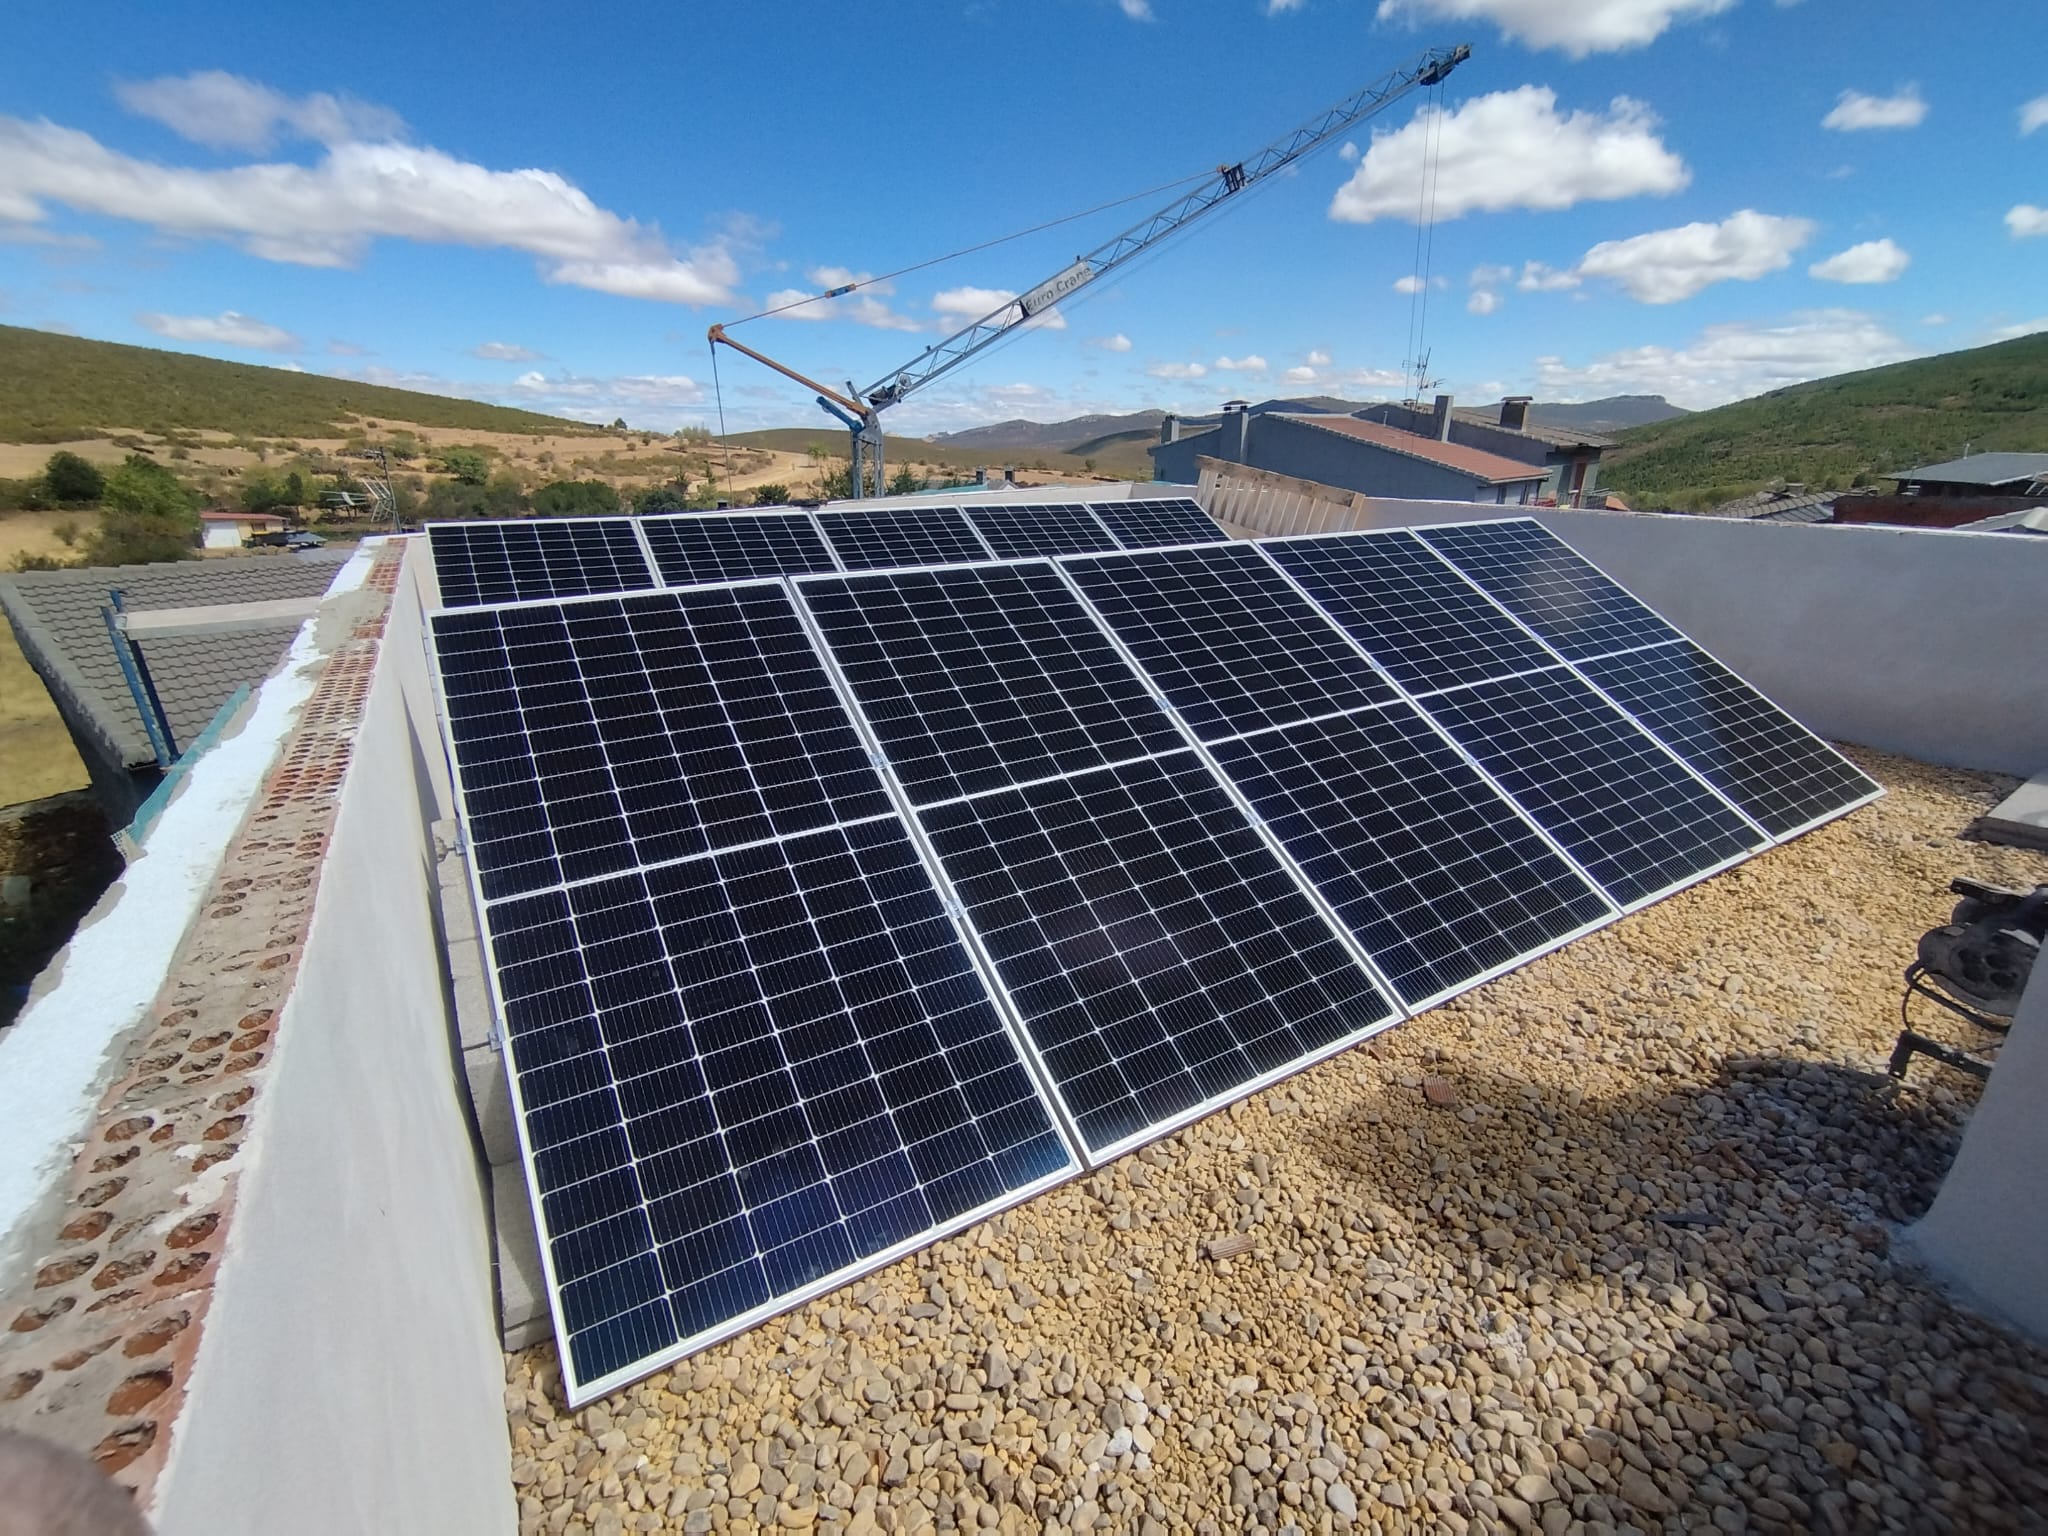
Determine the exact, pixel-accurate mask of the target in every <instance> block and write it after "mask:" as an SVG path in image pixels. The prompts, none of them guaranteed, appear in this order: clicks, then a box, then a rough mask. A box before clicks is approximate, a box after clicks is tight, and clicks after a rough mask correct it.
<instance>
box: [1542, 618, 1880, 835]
mask: <svg viewBox="0 0 2048 1536" xmlns="http://www.w3.org/2000/svg"><path fill="white" fill-rule="evenodd" d="M1581 670H1583V671H1584V672H1585V673H1586V675H1587V676H1588V677H1590V678H1592V679H1593V681H1594V682H1596V683H1598V684H1599V685H1600V686H1601V687H1602V688H1604V689H1606V690H1607V691H1608V692H1609V693H1610V694H1612V695H1613V696H1614V698H1615V699H1616V701H1617V702H1619V703H1620V705H1621V707H1622V708H1623V709H1625V710H1627V711H1628V712H1629V713H1630V714H1632V715H1634V716H1635V717H1636V719H1638V720H1639V721H1641V722H1642V723H1643V724H1644V725H1645V726H1646V727H1648V728H1649V731H1650V733H1651V734H1652V735H1654V736H1656V737H1657V738H1658V739H1659V740H1660V741H1662V742H1663V743H1664V744H1665V745H1666V746H1668V747H1670V748H1671V750H1672V751H1674V752H1676V753H1677V754H1678V755H1679V756H1680V757H1682V758H1684V759H1685V760H1686V762H1688V763H1690V764H1691V765H1692V766H1693V767H1694V768H1695V769H1697V770H1698V771H1699V774H1700V776H1701V777H1702V778H1704V779H1706V780H1707V782H1708V783H1710V784H1712V785H1713V786H1714V787H1715V788H1716V789H1718V790H1720V791H1721V793H1722V794H1724V795H1726V796H1727V797H1728V798H1729V799H1730V800H1733V801H1734V802H1735V803H1736V804H1737V805H1739V806H1741V807H1742V809H1743V811H1744V812H1746V813H1747V814H1748V815H1749V817H1750V818H1751V819H1752V820H1754V821H1756V822H1757V823H1758V824H1759V825H1761V826H1762V827H1763V828H1764V829H1765V830H1766V831H1768V832H1769V833H1770V834H1771V835H1772V836H1773V837H1781V838H1782V837H1787V836H1790V835H1791V834H1792V833H1794V832H1799V831H1803V830H1804V829H1805V828H1807V827H1810V826H1812V825H1813V824H1814V823H1815V822H1818V821H1824V820H1826V819H1827V818H1829V817H1831V816H1836V815H1839V814H1840V813H1841V812H1843V811H1846V810H1849V809H1850V808H1851V807H1853V806H1857V805H1861V804H1862V803H1863V802H1864V801H1866V800H1869V799H1871V798H1872V797H1873V796H1875V795H1877V794H1878V793H1880V791H1879V789H1878V786H1877V785H1876V783H1875V782H1874V781H1872V780H1871V779H1870V778H1869V777H1868V776H1866V775H1865V774H1864V773H1863V771H1862V770H1861V769H1859V768H1857V767H1856V765H1855V764H1854V763H1852V762H1850V761H1849V760H1848V759H1847V758H1845V757H1843V756H1842V755H1841V754H1840V753H1839V752H1837V751H1835V749H1834V748H1832V747H1830V746H1829V745H1828V744H1827V743H1826V742H1824V741H1822V740H1821V739H1820V738H1819V737H1817V736H1815V735H1814V734H1813V733H1812V732H1811V731H1809V730H1807V729H1806V727H1805V726H1803V725H1801V724H1800V723H1799V722H1798V721H1796V720H1794V719H1793V718H1792V717H1791V716H1790V715H1788V714H1786V713H1785V712H1784V711H1783V710H1782V709H1780V708H1778V706H1777V705H1775V704H1773V703H1772V702H1771V701H1770V700H1769V699H1766V698H1765V697H1764V696H1763V695H1762V694H1760V693H1758V692H1757V691H1756V690H1755V689H1754V688H1752V687H1750V686H1749V684H1747V683H1745V682H1744V681H1743V680H1742V679H1741V678H1739V677H1737V676H1736V675H1735V674H1734V673H1733V672H1730V671H1729V670H1728V669H1727V668H1726V667H1724V666H1722V665H1721V664H1720V663H1719V662H1718V661H1716V660H1714V658H1713V657H1711V656H1709V655H1708V654H1707V653H1706V652H1705V651H1702V650H1701V649H1700V648H1699V647H1698V646H1696V645H1694V644H1692V643H1691V642H1690V641H1684V640H1681V641H1679V642H1678V643H1677V644H1675V645H1660V646H1656V647H1653V648H1651V649H1649V650H1642V651H1631V652H1629V653H1628V654H1626V655H1622V656H1610V657H1607V658H1605V659H1604V660H1599V661H1589V662H1584V663H1582V664H1581Z"/></svg>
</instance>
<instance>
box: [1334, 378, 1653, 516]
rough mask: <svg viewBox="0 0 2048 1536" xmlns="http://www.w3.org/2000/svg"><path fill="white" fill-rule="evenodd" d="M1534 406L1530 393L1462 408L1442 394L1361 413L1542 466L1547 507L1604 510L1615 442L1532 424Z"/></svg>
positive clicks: (1369, 418) (1539, 496) (1542, 500)
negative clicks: (1603, 468)
mask: <svg viewBox="0 0 2048 1536" xmlns="http://www.w3.org/2000/svg"><path fill="white" fill-rule="evenodd" d="M1533 405H1534V402H1533V400H1532V399H1531V397H1529V396H1528V395H1509V396H1507V397H1506V398H1505V399H1503V400H1502V401H1501V402H1500V404H1499V405H1498V406H1486V407H1483V408H1477V409H1475V408H1472V407H1469V406H1461V405H1459V404H1457V402H1456V401H1455V400H1454V399H1453V398H1452V397H1451V396H1449V395H1438V396H1437V397H1436V401H1435V403H1434V404H1433V405H1432V406H1430V407H1428V408H1425V407H1423V406H1422V404H1421V403H1420V402H1416V403H1413V404H1406V403H1403V404H1394V403H1389V404H1386V405H1375V406H1370V407H1368V408H1367V409H1365V410H1363V411H1360V412H1359V413H1358V414H1359V415H1360V416H1361V417H1363V418H1364V419H1365V420H1367V421H1377V422H1382V423H1384V424H1385V425H1387V426H1390V427H1400V428H1402V429H1404V430H1406V431H1409V432H1417V433H1423V434H1425V435H1427V436H1430V437H1438V438H1442V439H1443V440H1444V441H1446V442H1450V443H1456V444H1458V445H1459V446H1460V447H1465V448H1477V449H1479V450H1480V451H1481V452H1484V453H1492V454H1498V455H1499V456H1500V457H1502V458H1504V459H1517V460H1519V461H1521V462H1522V463H1524V464H1538V465H1541V466H1542V467H1543V471H1544V476H1545V478H1544V483H1543V488H1542V490H1541V491H1540V492H1539V493H1538V494H1537V496H1536V498H1535V499H1536V500H1537V501H1538V502H1540V503H1542V504H1543V505H1546V506H1558V507H1594V508H1600V507H1603V506H1605V503H1604V502H1603V501H1602V499H1601V497H1600V496H1599V494H1598V493H1597V492H1596V491H1595V490H1594V487H1595V486H1596V485H1598V484H1599V481H1600V455H1601V454H1602V453H1603V452H1605V451H1606V450H1607V449H1609V448H1611V447H1613V446H1614V441H1613V439H1612V438H1607V437H1602V436H1600V435H1599V434H1597V433H1593V432H1582V431H1579V430H1578V429H1576V428H1572V427H1553V426H1548V425H1545V424H1544V423H1541V422H1537V421H1532V420H1531V419H1530V415H1529V413H1530V411H1531V409H1532V408H1533Z"/></svg>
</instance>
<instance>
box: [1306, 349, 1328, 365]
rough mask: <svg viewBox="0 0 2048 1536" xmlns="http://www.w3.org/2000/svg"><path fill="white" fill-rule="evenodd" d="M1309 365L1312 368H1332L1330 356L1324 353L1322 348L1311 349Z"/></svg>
mask: <svg viewBox="0 0 2048 1536" xmlns="http://www.w3.org/2000/svg"><path fill="white" fill-rule="evenodd" d="M1308 365H1309V367H1311V368H1327V367H1329V366H1330V354H1329V353H1327V352H1325V351H1323V350H1322V349H1321V348H1320V347H1314V348H1311V349H1310V350H1309V354H1308Z"/></svg>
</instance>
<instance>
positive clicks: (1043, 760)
mask: <svg viewBox="0 0 2048 1536" xmlns="http://www.w3.org/2000/svg"><path fill="white" fill-rule="evenodd" d="M799 590H800V591H801V592H802V594H803V598H804V602H805V604H806V605H807V606H808V607H809V608H810V610H811V612H812V613H813V615H815V617H816V619H817V621H818V627H819V629H820V630H821V631H822V632H823V634H824V636H825V639H826V641H827V643H828V644H829V645H830V647H831V649H832V654H833V656H834V658H835V659H836V660H837V661H838V663H839V667H840V670H841V672H842V673H843V674H844V675H845V677H846V680H847V682H848V684H849V685H850V686H851V688H852V690H853V693H854V696H855V697H856V698H858V699H859V700H860V704H861V708H862V710H863V711H864V712H865V713H866V715H867V717H868V721H869V723H870V725H871V726H872V728H873V730H874V732H875V735H876V736H877V737H878V738H879V739H880V741H881V744H882V749H883V751H884V752H885V753H886V754H887V755H888V758H889V761H890V764H891V766H892V768H893V769H894V771H895V774H896V777H897V779H898V780H899V781H900V782H901V783H902V785H903V787H904V790H905V792H906V793H907V794H908V795H909V796H910V798H911V800H912V801H913V802H914V803H916V804H920V805H924V804H929V803H931V802H932V801H935V800H944V799H947V798H949V797H951V796H955V795H965V794H973V793H975V792H977V791H980V790H986V789H993V788H997V787H999V786H1002V785H1006V784H1017V783H1022V782H1023V781H1025V780H1027V779H1038V778H1045V777H1047V776H1049V775H1053V774H1062V773H1076V772H1080V771H1082V770H1084V769H1088V768H1095V767H1099V766H1100V765H1102V764H1104V763H1111V762H1116V761H1119V760H1121V759H1124V758H1132V757H1143V756H1146V755H1149V754H1151V753H1155V752H1161V751H1167V750H1171V749H1174V748H1178V747H1181V746H1183V745H1185V743H1184V741H1183V739H1182V738H1181V736H1180V733H1179V732H1178V731H1176V730H1175V729H1174V727H1173V722H1172V720H1171V719H1170V718H1169V717H1168V716H1167V714H1166V712H1165V710H1163V709H1161V708H1160V706H1159V703H1158V701H1157V700H1156V699H1154V698H1153V697H1152V695H1151V694H1150V692H1149V691H1148V690H1147V689H1146V687H1145V685H1144V683H1143V682H1142V681H1140V680H1139V678H1138V677H1137V676H1136V675H1135V674H1134V673H1133V672H1132V671H1131V668H1130V664H1129V663H1128V662H1126V661H1125V660H1124V659H1123V657H1122V656H1121V655H1119V654H1118V652H1117V650H1116V647H1115V646H1114V645H1112V644H1111V643H1110V641H1109V639H1108V637H1107V636H1105V635H1104V634H1103V633H1102V631H1101V630H1100V629H1099V628H1098V627H1097V626H1096V624H1095V621H1094V620H1093V619H1092V618H1091V617H1090V616H1089V613H1088V610H1087V609H1086V608H1085V607H1083V606H1082V605H1081V602H1080V600H1079V599H1078V598H1076V597H1075V596H1074V594H1073V593H1072V592H1071V591H1069V590H1068V588H1067V586H1066V583H1065V582H1063V581H1062V580H1061V579H1060V576H1059V573H1058V572H1057V571H1056V570H1054V569H1053V567H1052V566H1051V565H1049V564H1043V563H1034V564H1024V565H984V566H976V567H972V568H963V567H954V568H951V569H941V570H933V571H908V572H901V573H889V574H874V575H862V576H839V577H831V576H814V577H808V578H805V579H804V580H803V581H802V582H801V583H800V586H799Z"/></svg>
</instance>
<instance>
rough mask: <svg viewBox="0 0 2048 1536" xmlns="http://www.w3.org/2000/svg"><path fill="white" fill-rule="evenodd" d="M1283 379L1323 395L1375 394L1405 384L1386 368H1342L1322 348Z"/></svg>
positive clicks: (1311, 353) (1282, 376) (1284, 371)
mask: <svg viewBox="0 0 2048 1536" xmlns="http://www.w3.org/2000/svg"><path fill="white" fill-rule="evenodd" d="M1280 377H1281V379H1282V381H1283V382H1285V383H1288V384H1313V385H1316V386H1318V387H1319V390H1320V392H1321V393H1324V394H1338V393H1357V392H1361V391H1363V392H1366V393H1372V392H1377V391H1384V390H1389V389H1396V388H1399V387H1401V385H1402V384H1403V383H1404V382H1405V381H1404V378H1403V376H1402V375H1401V374H1398V373H1393V372H1390V371H1388V370H1386V369H1383V368H1338V367H1335V366H1334V365H1333V364H1332V362H1331V359H1330V354H1329V353H1327V352H1325V351H1322V350H1321V349H1320V348H1318V349H1317V350H1315V351H1313V352H1310V353H1309V355H1308V361H1307V362H1306V363H1304V364H1301V365H1299V366H1296V367H1293V368H1288V369H1285V370H1283V371H1282V372H1281V374H1280Z"/></svg>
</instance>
